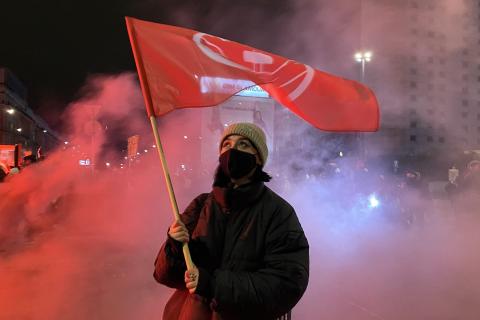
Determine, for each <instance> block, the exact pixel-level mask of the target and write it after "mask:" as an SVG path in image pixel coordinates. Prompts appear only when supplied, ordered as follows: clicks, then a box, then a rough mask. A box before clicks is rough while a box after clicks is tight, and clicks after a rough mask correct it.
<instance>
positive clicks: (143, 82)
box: [125, 17, 194, 270]
mask: <svg viewBox="0 0 480 320" xmlns="http://www.w3.org/2000/svg"><path fill="white" fill-rule="evenodd" d="M130 19H131V18H129V17H125V21H126V23H127V30H128V37H129V38H130V44H131V45H132V51H133V56H134V58H135V64H136V66H137V71H138V76H139V79H140V86H141V88H142V94H143V99H144V101H145V106H146V108H147V113H148V117H149V119H150V124H151V125H152V131H153V135H154V137H155V144H156V145H157V151H158V156H159V158H160V162H161V164H162V169H163V175H164V177H165V184H166V185H167V190H168V196H169V198H170V205H171V207H172V211H173V216H174V218H175V221H180V213H179V211H178V205H177V200H176V198H175V193H174V191H173V186H172V180H171V179H170V173H169V170H168V166H167V159H166V157H165V152H164V151H163V147H162V141H161V140H160V134H159V131H158V126H157V119H156V117H155V112H154V109H153V102H152V97H151V95H150V88H149V86H148V81H147V77H146V74H145V69H144V66H143V61H142V59H141V57H140V53H139V50H138V48H137V42H136V41H135V36H134V29H133V26H132V22H131V20H130ZM182 250H183V257H184V258H185V264H186V265H187V270H191V269H193V268H194V264H193V261H192V256H191V255H190V249H189V248H188V243H186V242H185V243H183V246H182Z"/></svg>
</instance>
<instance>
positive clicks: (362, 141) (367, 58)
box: [355, 51, 373, 161]
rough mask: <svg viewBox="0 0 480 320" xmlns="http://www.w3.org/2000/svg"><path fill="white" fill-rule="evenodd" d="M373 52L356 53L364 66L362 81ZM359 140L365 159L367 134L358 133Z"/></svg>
mask: <svg viewBox="0 0 480 320" xmlns="http://www.w3.org/2000/svg"><path fill="white" fill-rule="evenodd" d="M372 56H373V55H372V52H371V51H359V52H357V53H355V60H356V61H357V62H359V63H361V65H362V68H361V73H360V81H361V82H362V83H365V64H366V63H367V62H370V61H372ZM357 137H358V141H359V142H360V145H361V152H362V159H363V161H365V156H366V150H365V149H366V145H365V135H361V136H360V135H359V134H358V136H357Z"/></svg>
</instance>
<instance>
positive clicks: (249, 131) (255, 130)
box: [220, 122, 268, 165]
mask: <svg viewBox="0 0 480 320" xmlns="http://www.w3.org/2000/svg"><path fill="white" fill-rule="evenodd" d="M235 134H236V135H240V136H243V137H245V138H247V139H248V140H250V141H251V142H252V144H253V146H254V147H255V149H257V150H258V153H259V154H260V160H262V164H263V165H265V163H266V162H267V158H268V147H267V139H266V137H265V133H264V132H263V130H262V129H261V128H260V127H258V126H256V125H254V124H253V123H248V122H239V123H233V124H231V125H229V126H228V127H227V128H225V131H223V135H222V138H221V139H220V149H222V143H223V141H224V140H225V139H226V138H227V137H228V136H231V135H235Z"/></svg>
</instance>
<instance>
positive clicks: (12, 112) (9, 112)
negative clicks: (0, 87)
mask: <svg viewBox="0 0 480 320" xmlns="http://www.w3.org/2000/svg"><path fill="white" fill-rule="evenodd" d="M7 113H8V114H14V113H15V109H13V108H10V109H7Z"/></svg>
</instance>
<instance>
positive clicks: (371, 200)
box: [368, 194, 380, 208]
mask: <svg viewBox="0 0 480 320" xmlns="http://www.w3.org/2000/svg"><path fill="white" fill-rule="evenodd" d="M368 205H369V206H370V208H377V207H378V206H380V201H379V200H378V198H377V196H376V195H375V194H371V195H370V196H369V197H368Z"/></svg>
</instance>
